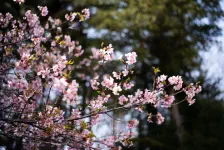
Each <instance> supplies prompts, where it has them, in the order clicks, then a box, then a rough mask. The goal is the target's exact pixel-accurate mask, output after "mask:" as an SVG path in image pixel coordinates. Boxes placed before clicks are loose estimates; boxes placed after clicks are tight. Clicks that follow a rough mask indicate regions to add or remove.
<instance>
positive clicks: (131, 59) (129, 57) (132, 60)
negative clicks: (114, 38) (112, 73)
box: [125, 52, 137, 65]
mask: <svg viewBox="0 0 224 150" xmlns="http://www.w3.org/2000/svg"><path fill="white" fill-rule="evenodd" d="M125 56H126V57H127V61H126V63H127V64H129V65H133V64H134V63H136V57H137V54H136V53H135V52H131V53H127V54H125Z"/></svg>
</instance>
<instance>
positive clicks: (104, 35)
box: [0, 0, 224, 150]
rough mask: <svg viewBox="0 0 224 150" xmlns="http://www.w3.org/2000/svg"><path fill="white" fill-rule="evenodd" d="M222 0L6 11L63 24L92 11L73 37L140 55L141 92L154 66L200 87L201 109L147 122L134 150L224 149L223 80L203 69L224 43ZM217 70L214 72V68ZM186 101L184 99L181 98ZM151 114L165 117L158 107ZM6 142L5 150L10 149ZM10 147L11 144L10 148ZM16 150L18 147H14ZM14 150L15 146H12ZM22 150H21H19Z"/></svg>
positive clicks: (138, 0)
mask: <svg viewBox="0 0 224 150" xmlns="http://www.w3.org/2000/svg"><path fill="white" fill-rule="evenodd" d="M221 3H224V2H223V1H221V0H39V1H38V0H27V1H26V2H25V3H24V4H23V5H18V4H16V3H14V2H13V0H1V5H0V12H1V13H5V12H8V11H10V12H11V13H12V14H13V15H14V16H20V15H21V14H24V12H25V10H27V9H32V10H33V11H37V7H36V6H37V5H46V6H48V9H49V12H50V15H51V16H54V17H60V18H63V17H64V15H65V13H67V12H68V11H80V10H82V9H83V8H89V9H90V11H91V18H90V19H89V20H88V21H86V22H84V23H77V24H74V25H73V27H72V30H68V31H67V32H69V34H71V36H72V38H73V39H76V40H79V41H80V43H81V45H82V46H83V47H84V48H85V49H88V48H90V47H93V46H94V47H100V45H101V43H102V42H104V43H106V44H109V43H112V44H113V46H114V48H115V50H116V51H120V52H122V53H123V52H128V51H136V52H137V54H138V61H139V62H138V63H137V65H136V66H135V73H136V74H135V80H136V86H137V87H136V88H151V86H152V82H153V74H152V66H156V67H159V68H160V70H161V71H162V73H164V74H167V75H181V76H183V79H184V81H185V82H187V83H190V82H196V81H200V82H201V84H202V86H203V91H202V93H201V94H200V95H199V96H197V98H196V99H197V101H196V103H195V104H194V105H192V106H190V107H188V104H187V103H182V104H181V105H176V106H174V107H173V108H171V109H169V110H168V111H165V112H163V114H165V115H166V117H167V118H168V119H166V121H165V123H164V124H163V125H161V126H158V125H156V124H149V123H147V121H146V120H147V119H146V118H144V116H141V115H139V114H133V116H137V117H138V118H139V119H140V124H139V127H138V133H139V135H138V137H136V138H135V139H134V146H133V147H131V148H123V149H133V150H135V149H136V150H137V149H139V150H211V149H214V150H223V149H224V136H223V134H224V105H223V98H222V97H221V96H220V94H222V93H221V90H220V86H219V82H220V80H219V79H216V80H214V79H213V82H211V79H210V78H207V71H206V70H204V69H202V67H201V66H202V60H203V58H202V56H201V55H200V53H201V52H203V51H211V50H212V49H211V45H214V44H217V45H218V44H219V43H218V41H217V40H216V39H217V37H220V36H223V35H222V34H221V33H222V31H221V29H220V28H219V26H218V25H217V23H218V22H219V21H220V20H222V19H223V15H224V13H223V10H222V8H221ZM210 67H213V66H210ZM179 99H181V96H180V98H179ZM146 109H147V111H149V112H150V111H157V110H154V109H153V108H151V107H150V106H147V107H146ZM6 143H7V142H6V141H3V140H0V145H4V144H6ZM8 145H10V144H8ZM8 147H9V148H10V146H8ZM11 149H12V147H11ZM17 149H19V147H17Z"/></svg>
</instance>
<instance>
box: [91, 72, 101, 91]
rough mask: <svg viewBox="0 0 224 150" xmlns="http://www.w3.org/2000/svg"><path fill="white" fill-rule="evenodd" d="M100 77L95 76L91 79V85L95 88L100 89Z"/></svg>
mask: <svg viewBox="0 0 224 150" xmlns="http://www.w3.org/2000/svg"><path fill="white" fill-rule="evenodd" d="M98 79H99V76H98V75H97V76H95V77H94V78H93V79H91V80H90V84H91V87H92V88H93V89H94V90H98V89H99V88H98V86H99V85H100V83H99V82H98V81H97V80H98Z"/></svg>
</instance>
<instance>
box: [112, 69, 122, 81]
mask: <svg viewBox="0 0 224 150" xmlns="http://www.w3.org/2000/svg"><path fill="white" fill-rule="evenodd" d="M112 73H113V76H114V78H116V79H117V80H120V79H121V75H120V74H119V73H117V72H115V71H114V72H112Z"/></svg>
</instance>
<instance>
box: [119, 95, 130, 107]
mask: <svg viewBox="0 0 224 150" xmlns="http://www.w3.org/2000/svg"><path fill="white" fill-rule="evenodd" d="M118 100H119V104H120V105H124V104H125V103H126V102H128V98H127V97H125V96H124V95H121V96H120V97H119V98H118Z"/></svg>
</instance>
